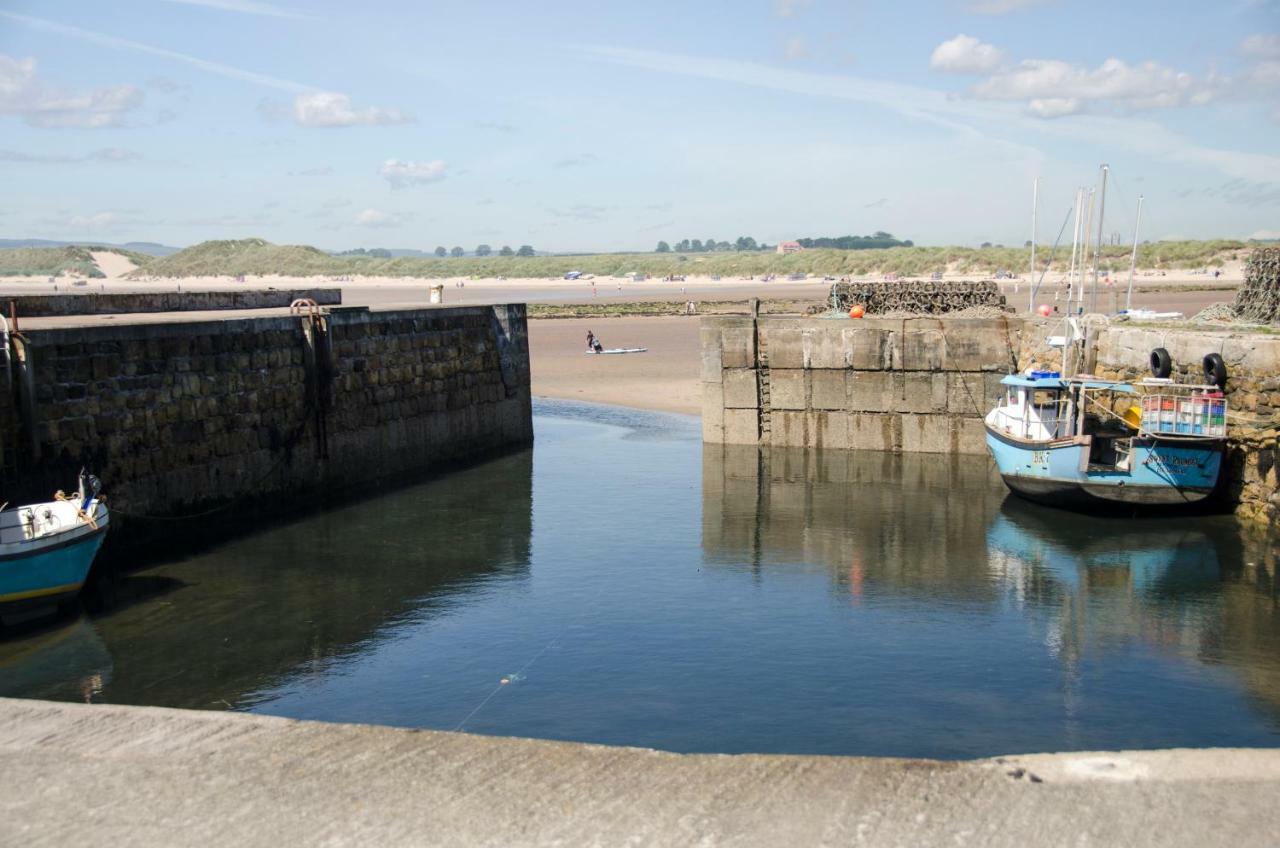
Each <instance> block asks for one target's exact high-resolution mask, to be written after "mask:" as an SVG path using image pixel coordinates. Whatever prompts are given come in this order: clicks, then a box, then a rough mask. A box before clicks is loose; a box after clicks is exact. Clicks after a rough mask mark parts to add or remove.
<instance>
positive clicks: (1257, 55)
mask: <svg viewBox="0 0 1280 848" xmlns="http://www.w3.org/2000/svg"><path fill="white" fill-rule="evenodd" d="M1240 52H1241V53H1243V54H1244V55H1246V56H1249V57H1252V58H1254V59H1280V35H1274V34H1272V33H1257V34H1255V35H1251V36H1249V37H1248V38H1246V39H1245V40H1244V41H1242V42H1240Z"/></svg>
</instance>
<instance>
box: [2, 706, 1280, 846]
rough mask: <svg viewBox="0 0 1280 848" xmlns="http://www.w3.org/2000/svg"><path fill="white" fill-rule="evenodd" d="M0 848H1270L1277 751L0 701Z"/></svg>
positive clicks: (1279, 762) (1279, 829) (1278, 786)
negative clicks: (829, 740)
mask: <svg viewBox="0 0 1280 848" xmlns="http://www.w3.org/2000/svg"><path fill="white" fill-rule="evenodd" d="M0 769H3V773H4V776H5V778H4V789H3V790H0V843H3V844H6V845H23V846H31V848H36V847H37V846H45V845H69V844H81V843H87V842H91V841H100V840H102V839H104V838H105V839H108V840H109V841H110V842H111V844H113V845H136V846H166V848H167V846H184V845H199V846H218V845H228V846H237V848H239V846H254V845H264V846H271V848H278V846H281V845H320V844H323V845H333V846H338V845H379V846H395V845H494V846H498V845H501V846H517V845H624V844H625V845H708V846H709V845H738V846H755V845H759V846H777V845H797V846H799V845H805V846H808V845H910V846H930V845H947V846H956V845H983V846H997V847H998V846H1026V845H1036V846H1056V845H1063V846H1066V845H1071V846H1079V845H1126V846H1160V848H1170V846H1183V845H1186V846H1197V848H1201V846H1211V845H1230V846H1232V847H1233V848H1248V846H1272V845H1275V844H1277V842H1280V824H1278V823H1277V822H1276V819H1275V816H1274V802H1275V798H1276V797H1277V791H1280V751H1274V750H1246V749H1208V750H1175V751H1138V752H1121V753H1072V754H1047V755H1034V756H1015V757H1001V758H995V759H988V760H975V761H968V762H939V761H930V760H895V759H874V758H852V757H791V756H754V755H747V756H723V755H680V754H669V753H662V752H658V751H651V750H642V749H635V748H610V747H604V746H598V745H581V744H574V743H563V742H543V741H534V740H527V739H499V738H492V737H483V736H470V735H466V734H458V733H443V732H435V731H412V730H399V729H394V728H387V727H369V726H360V725H342V724H321V723H316V722H298V721H291V720H288V719H281V718H271V717H261V716H252V715H243V714H232V713H213V712H195V711H183V710H169V709H158V708H152V707H121V706H99V705H93V706H89V705H81V704H60V703H52V702H47V701H21V700H8V699H0Z"/></svg>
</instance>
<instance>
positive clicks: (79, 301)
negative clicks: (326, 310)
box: [0, 288, 342, 323]
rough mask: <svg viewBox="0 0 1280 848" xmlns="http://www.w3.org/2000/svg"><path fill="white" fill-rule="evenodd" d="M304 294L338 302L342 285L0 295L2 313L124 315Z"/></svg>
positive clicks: (284, 300)
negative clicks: (231, 289)
mask: <svg viewBox="0 0 1280 848" xmlns="http://www.w3.org/2000/svg"><path fill="white" fill-rule="evenodd" d="M303 297H308V298H311V299H312V300H314V301H315V302H316V303H318V304H320V305H321V306H336V305H338V304H340V303H342V289H340V288H330V289H282V290H275V289H245V290H243V291H240V290H237V291H185V292H178V291H155V292H93V291H91V290H86V291H84V292H79V293H77V292H70V293H68V294H22V295H10V296H7V297H4V296H0V306H3V308H4V314H5V315H6V316H8V315H10V314H11V310H10V306H11V305H12V307H13V309H14V310H16V312H17V315H18V320H19V323H21V320H22V319H23V318H45V317H49V316H60V315H127V314H131V313H138V312H199V311H203V310H209V309H268V308H273V307H284V306H288V305H289V304H290V303H292V302H293V301H294V300H296V299H297V298H303Z"/></svg>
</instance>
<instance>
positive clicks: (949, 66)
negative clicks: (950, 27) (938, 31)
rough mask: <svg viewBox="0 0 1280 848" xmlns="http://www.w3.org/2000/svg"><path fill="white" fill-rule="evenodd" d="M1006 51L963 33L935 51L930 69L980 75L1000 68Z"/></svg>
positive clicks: (930, 58) (930, 60)
mask: <svg viewBox="0 0 1280 848" xmlns="http://www.w3.org/2000/svg"><path fill="white" fill-rule="evenodd" d="M1003 59H1004V51H1002V50H1000V48H998V47H995V46H993V45H991V44H984V43H982V42H981V41H979V40H978V39H976V38H974V37H973V36H970V35H965V34H964V33H961V34H960V35H957V36H956V37H955V38H953V39H951V40H949V41H944V42H942V43H941V44H939V45H938V46H937V47H935V48H934V49H933V55H932V56H930V57H929V67H930V68H932V69H933V70H935V71H946V72H948V73H953V74H980V73H984V72H986V71H994V70H995V69H996V68H998V67H1000V62H1001V61H1002V60H1003Z"/></svg>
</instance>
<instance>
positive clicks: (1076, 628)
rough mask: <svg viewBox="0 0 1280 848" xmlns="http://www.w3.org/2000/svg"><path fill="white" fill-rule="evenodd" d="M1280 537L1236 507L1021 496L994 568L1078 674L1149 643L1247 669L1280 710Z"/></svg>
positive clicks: (1009, 510) (995, 526) (991, 542)
mask: <svg viewBox="0 0 1280 848" xmlns="http://www.w3.org/2000/svg"><path fill="white" fill-rule="evenodd" d="M1276 541H1277V540H1276V539H1274V537H1273V538H1270V539H1268V538H1266V537H1265V536H1263V535H1262V534H1260V533H1254V532H1252V531H1251V530H1250V529H1249V528H1243V527H1240V526H1238V525H1236V524H1235V523H1234V521H1233V520H1232V519H1230V518H1226V517H1223V516H1216V517H1206V518H1202V519H1199V520H1196V519H1188V518H1185V517H1179V518H1169V519H1158V518H1144V519H1137V518H1123V519H1121V518H1115V519H1106V518H1096V517H1085V516H1078V515H1071V514H1065V513H1062V512H1060V511H1056V510H1053V509H1048V508H1044V507H1040V506H1037V505H1034V504H1029V503H1026V502H1024V501H1022V500H1020V499H1018V498H1017V497H1012V496H1011V497H1009V498H1007V499H1006V500H1005V501H1004V503H1003V504H1001V507H1000V510H999V512H998V513H997V514H996V515H994V516H993V517H992V519H991V522H990V524H989V526H988V528H987V554H988V558H989V568H990V573H991V576H992V577H993V578H994V579H995V580H997V581H998V582H999V583H1000V584H1001V585H1003V586H1004V588H1005V591H1006V593H1007V596H1008V597H1009V598H1010V599H1011V601H1012V602H1013V604H1014V606H1015V607H1016V608H1018V609H1020V610H1022V611H1023V612H1024V614H1025V615H1026V616H1027V618H1028V619H1029V620H1033V621H1036V622H1037V623H1038V624H1039V625H1040V626H1041V627H1042V628H1043V630H1042V636H1043V639H1044V642H1045V644H1046V646H1047V647H1048V648H1049V649H1050V650H1051V651H1052V652H1053V653H1055V654H1056V655H1058V656H1060V657H1061V658H1062V660H1063V661H1064V662H1065V664H1066V667H1067V668H1068V669H1069V670H1071V671H1072V672H1073V673H1074V672H1075V671H1076V670H1077V669H1078V667H1079V665H1080V663H1081V662H1082V661H1085V660H1087V658H1088V657H1089V656H1090V655H1091V654H1095V653H1098V652H1103V651H1113V652H1114V651H1121V650H1123V649H1124V648H1125V647H1126V646H1127V645H1131V644H1141V645H1144V646H1147V647H1149V648H1153V649H1157V650H1158V651H1160V652H1161V653H1164V654H1168V655H1173V656H1177V657H1181V658H1183V659H1186V660H1191V661H1195V662H1197V663H1203V664H1205V665H1207V666H1222V667H1226V668H1230V669H1231V670H1233V671H1235V672H1236V673H1237V674H1238V675H1239V676H1240V678H1241V679H1242V680H1243V681H1244V682H1245V684H1246V686H1247V687H1248V689H1249V690H1250V693H1251V696H1252V697H1254V698H1257V699H1259V700H1260V701H1261V702H1263V703H1264V704H1265V705H1266V708H1267V709H1268V710H1269V711H1271V712H1272V713H1273V714H1275V715H1276V716H1277V718H1280V608H1278V605H1277V582H1276V579H1277V559H1278V556H1280V551H1278V550H1277V545H1276Z"/></svg>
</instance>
